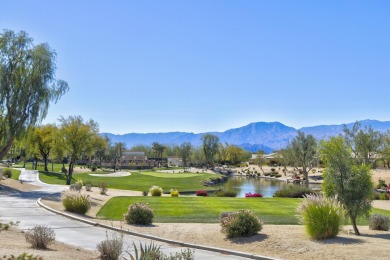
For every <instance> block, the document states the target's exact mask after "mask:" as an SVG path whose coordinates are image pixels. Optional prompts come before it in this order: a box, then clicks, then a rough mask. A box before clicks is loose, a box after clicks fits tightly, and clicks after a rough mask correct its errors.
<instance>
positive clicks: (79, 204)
mask: <svg viewBox="0 0 390 260" xmlns="http://www.w3.org/2000/svg"><path fill="white" fill-rule="evenodd" d="M61 202H62V204H63V205H64V207H65V210H67V211H71V212H76V213H80V214H85V213H86V212H87V211H88V210H89V208H90V207H91V201H90V198H89V195H83V194H81V193H80V192H77V191H71V190H68V191H65V192H64V193H63V194H62V195H61Z"/></svg>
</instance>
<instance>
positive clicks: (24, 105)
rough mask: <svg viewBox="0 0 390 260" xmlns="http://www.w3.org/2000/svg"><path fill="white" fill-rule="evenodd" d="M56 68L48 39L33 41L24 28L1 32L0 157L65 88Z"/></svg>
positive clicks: (66, 85)
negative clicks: (57, 77)
mask: <svg viewBox="0 0 390 260" xmlns="http://www.w3.org/2000/svg"><path fill="white" fill-rule="evenodd" d="M55 72H56V53H55V51H54V50H52V49H51V48H50V47H49V45H48V44H47V43H42V44H38V45H34V44H33V39H32V38H30V37H29V36H28V34H27V33H26V32H24V31H21V32H19V33H15V32H13V31H10V30H4V31H3V33H2V34H0V158H2V157H4V155H6V154H7V151H8V150H9V149H10V147H11V146H12V143H13V141H14V140H15V138H18V137H20V136H21V135H23V134H24V131H25V130H26V129H27V128H28V127H29V126H34V125H36V124H37V123H39V122H41V121H42V119H43V118H45V117H46V115H47V112H48V109H49V104H50V102H57V101H58V99H59V98H60V97H61V96H62V95H63V94H64V93H65V92H66V91H67V90H68V84H67V83H66V82H65V81H63V80H59V79H56V78H55Z"/></svg>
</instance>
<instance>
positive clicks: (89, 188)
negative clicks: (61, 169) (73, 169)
mask: <svg viewBox="0 0 390 260" xmlns="http://www.w3.org/2000/svg"><path fill="white" fill-rule="evenodd" d="M85 190H86V191H91V190H92V184H89V183H88V184H85Z"/></svg>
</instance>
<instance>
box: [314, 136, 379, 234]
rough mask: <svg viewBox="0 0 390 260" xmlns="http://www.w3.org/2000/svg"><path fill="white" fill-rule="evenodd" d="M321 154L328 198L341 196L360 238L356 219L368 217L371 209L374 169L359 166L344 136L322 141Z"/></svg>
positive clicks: (339, 198) (324, 185)
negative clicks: (363, 216)
mask: <svg viewBox="0 0 390 260" xmlns="http://www.w3.org/2000/svg"><path fill="white" fill-rule="evenodd" d="M320 154H321V158H322V160H323V161H324V163H325V166H326V168H325V171H324V174H323V176H324V183H323V185H322V188H323V191H324V192H325V194H326V196H337V198H338V200H339V201H340V202H341V203H342V204H343V205H344V207H345V208H346V210H347V212H348V216H349V218H350V220H351V222H352V226H353V229H354V231H355V234H356V235H360V233H359V230H358V228H357V225H356V220H357V218H358V217H359V216H362V215H368V213H369V211H370V209H371V194H372V192H373V183H372V180H371V174H370V167H369V166H368V165H364V164H360V163H358V164H356V160H355V158H353V157H352V149H351V147H350V146H349V145H348V143H347V142H346V141H345V140H344V138H343V137H340V136H339V137H333V138H331V139H330V140H329V141H322V142H321V145H320Z"/></svg>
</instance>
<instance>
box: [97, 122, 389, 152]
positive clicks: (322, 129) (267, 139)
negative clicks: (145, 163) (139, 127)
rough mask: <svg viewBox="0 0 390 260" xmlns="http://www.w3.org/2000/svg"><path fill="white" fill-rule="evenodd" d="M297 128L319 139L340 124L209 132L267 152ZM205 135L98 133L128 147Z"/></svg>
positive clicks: (378, 125) (380, 126)
mask: <svg viewBox="0 0 390 260" xmlns="http://www.w3.org/2000/svg"><path fill="white" fill-rule="evenodd" d="M360 123H361V125H362V126H363V127H364V126H371V127H372V128H374V129H375V130H378V131H381V132H384V131H387V130H390V122H389V121H385V122H381V121H377V120H363V121H360ZM353 124H354V123H348V124H346V125H347V126H348V127H352V125H353ZM298 130H301V131H303V132H305V133H306V134H312V135H313V136H314V137H316V138H317V139H322V138H326V137H331V136H335V135H338V134H341V133H342V131H343V125H319V126H311V127H303V128H301V129H295V128H293V127H289V126H286V125H284V124H282V123H279V122H271V123H267V122H258V123H251V124H249V125H246V126H243V127H239V128H234V129H229V130H226V131H224V132H211V134H214V135H217V136H218V137H219V139H220V141H221V142H223V143H229V144H235V145H238V146H241V147H242V148H244V149H246V150H248V151H251V152H255V151H258V150H259V149H262V150H264V151H265V152H267V153H269V152H271V151H272V150H278V149H281V148H284V147H285V146H286V145H287V144H288V143H289V142H290V141H291V139H292V138H294V136H295V135H296V133H297V131H298ZM204 134H206V133H200V134H194V133H186V132H168V133H148V134H140V133H129V134H124V135H115V134H111V133H101V135H107V136H108V137H109V138H110V139H111V140H112V142H113V143H116V142H123V143H125V144H126V146H127V147H128V148H130V147H132V146H135V145H139V144H144V145H151V144H152V143H153V142H159V143H162V144H167V145H173V144H176V145H180V144H181V143H183V142H191V143H192V145H194V146H200V145H201V144H202V141H201V138H202V136H203V135H204Z"/></svg>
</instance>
